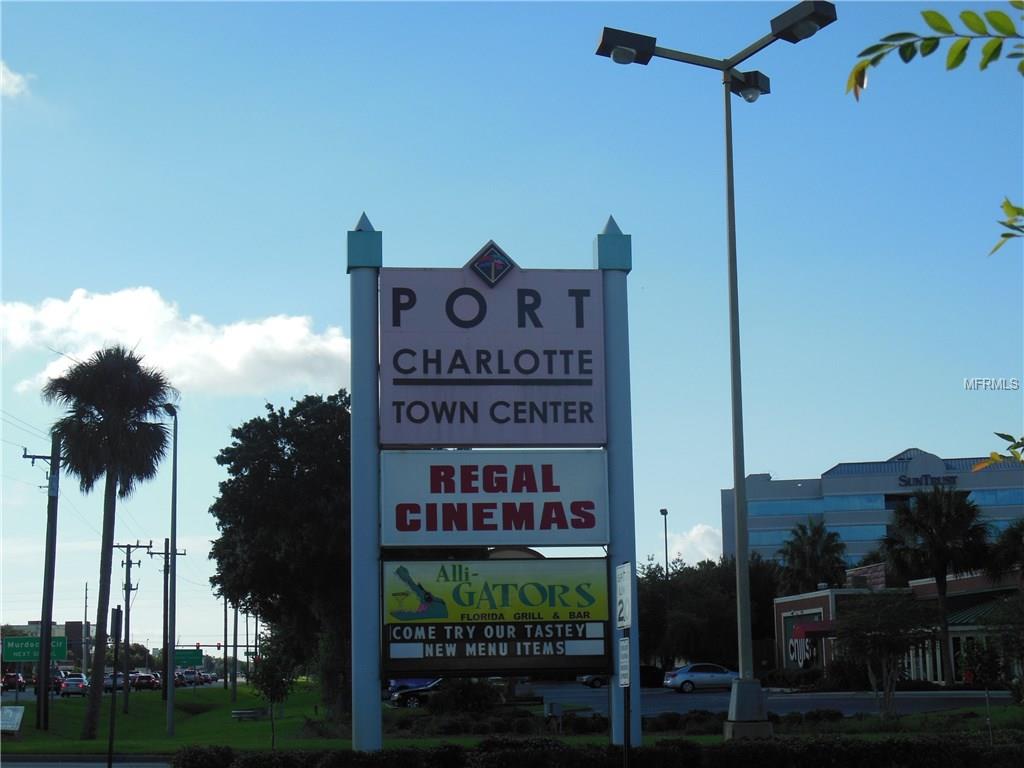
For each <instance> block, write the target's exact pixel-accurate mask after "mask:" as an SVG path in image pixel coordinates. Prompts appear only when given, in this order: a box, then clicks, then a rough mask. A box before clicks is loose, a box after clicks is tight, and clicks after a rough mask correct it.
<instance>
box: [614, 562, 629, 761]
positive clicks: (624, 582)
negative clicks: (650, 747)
mask: <svg viewBox="0 0 1024 768" xmlns="http://www.w3.org/2000/svg"><path fill="white" fill-rule="evenodd" d="M632 611H633V564H632V563H622V564H620V565H617V566H615V627H616V629H621V630H622V637H620V638H619V687H620V688H622V689H624V692H625V696H624V699H625V700H624V702H623V708H622V710H623V711H622V715H623V718H622V735H623V739H622V765H623V768H629V749H630V741H631V739H630V731H631V730H632V729H631V728H630V706H629V705H630V701H629V696H630V691H629V668H630V665H631V664H632V660H631V654H630V648H629V628H630V625H631V624H632Z"/></svg>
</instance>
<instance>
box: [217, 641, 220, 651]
mask: <svg viewBox="0 0 1024 768" xmlns="http://www.w3.org/2000/svg"><path fill="white" fill-rule="evenodd" d="M217 650H218V651H219V650H220V643H217Z"/></svg>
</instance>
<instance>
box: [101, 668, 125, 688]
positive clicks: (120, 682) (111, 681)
mask: <svg viewBox="0 0 1024 768" xmlns="http://www.w3.org/2000/svg"><path fill="white" fill-rule="evenodd" d="M115 686H116V687H117V690H119V691H123V690H124V674H123V673H121V672H118V673H117V674H116V675H114V674H109V675H104V677H103V690H104V691H113V690H114V687H115Z"/></svg>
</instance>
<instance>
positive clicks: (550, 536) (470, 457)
mask: <svg viewBox="0 0 1024 768" xmlns="http://www.w3.org/2000/svg"><path fill="white" fill-rule="evenodd" d="M608 521H609V514H608V471H607V462H606V460H605V454H604V451H602V450H595V449H584V450H567V451H499V450H477V451H383V452H382V453H381V544H382V545H384V546H388V547H412V546H434V547H453V546H463V545H466V546H492V547H493V546H501V545H515V546H560V545H564V546H584V545H586V546H594V545H597V546H601V545H604V544H607V543H608Z"/></svg>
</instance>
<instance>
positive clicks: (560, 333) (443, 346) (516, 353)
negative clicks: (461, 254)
mask: <svg viewBox="0 0 1024 768" xmlns="http://www.w3.org/2000/svg"><path fill="white" fill-rule="evenodd" d="M601 285H602V283H601V274H600V272H598V271H596V270H521V269H517V268H510V269H508V270H506V271H505V272H504V273H503V274H502V278H501V280H500V282H497V283H496V284H494V285H492V284H491V283H489V282H488V281H486V280H482V279H481V276H480V274H478V271H477V270H475V269H473V268H472V267H471V266H469V265H467V267H465V268H463V269H381V271H380V441H381V444H383V445H386V446H417V445H429V446H497V445H504V446H545V445H557V446H588V445H594V446H596V445H601V444H603V443H604V442H605V397H604V377H605V374H604V321H603V306H602V289H601Z"/></svg>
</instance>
